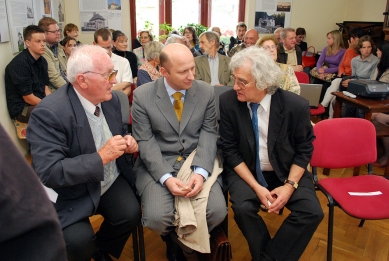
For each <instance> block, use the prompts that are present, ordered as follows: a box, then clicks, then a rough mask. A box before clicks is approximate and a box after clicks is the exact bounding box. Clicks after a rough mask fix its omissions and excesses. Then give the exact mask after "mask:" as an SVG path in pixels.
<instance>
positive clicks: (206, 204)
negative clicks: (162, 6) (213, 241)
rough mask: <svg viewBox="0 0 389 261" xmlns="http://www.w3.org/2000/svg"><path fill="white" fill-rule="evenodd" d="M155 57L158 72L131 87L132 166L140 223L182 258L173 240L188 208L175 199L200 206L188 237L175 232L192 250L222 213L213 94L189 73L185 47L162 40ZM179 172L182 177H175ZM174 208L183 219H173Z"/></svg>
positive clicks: (206, 240) (192, 64) (190, 67)
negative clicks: (134, 143)
mask: <svg viewBox="0 0 389 261" xmlns="http://www.w3.org/2000/svg"><path fill="white" fill-rule="evenodd" d="M160 62H161V67H160V72H161V73H162V75H163V77H162V78H159V79H157V80H156V81H154V82H151V83H147V84H145V85H143V86H142V88H138V89H136V90H135V92H134V103H133V108H132V115H133V132H134V137H135V139H136V140H137V141H138V143H139V152H140V157H139V158H138V159H137V161H136V163H135V167H134V172H135V174H136V188H137V191H138V193H139V195H140V196H141V201H142V211H143V218H142V223H143V224H144V225H145V226H147V227H149V228H150V229H151V230H152V231H154V232H155V233H157V234H159V235H161V237H162V239H163V240H164V241H165V243H166V246H167V251H166V256H167V258H168V260H169V261H172V260H177V261H183V260H186V258H185V256H184V255H183V252H182V249H181V248H180V247H179V245H178V244H177V243H176V241H177V234H181V236H182V232H183V231H182V229H184V230H185V228H186V227H185V226H183V227H182V228H181V223H182V222H186V221H188V220H187V219H184V218H183V216H181V214H189V213H188V211H180V210H179V209H178V207H177V208H176V207H175V200H176V204H178V203H177V201H178V202H181V201H185V199H186V200H188V199H189V198H191V200H190V202H191V204H199V205H198V206H197V207H200V208H201V210H199V211H195V212H193V213H197V214H196V220H195V222H196V223H197V228H195V229H194V231H193V233H191V234H189V235H188V236H189V237H186V236H185V234H184V236H185V237H180V242H182V243H183V244H185V245H186V246H189V247H190V248H191V249H195V250H197V251H200V250H199V249H198V248H197V247H198V246H199V245H201V246H202V245H203V244H208V250H209V231H211V230H212V229H213V228H214V227H215V226H217V225H218V224H219V223H221V222H222V221H223V219H224V218H225V216H226V214H227V212H226V205H225V199H224V196H223V192H222V190H221V187H220V184H219V182H218V181H216V178H217V176H218V173H215V171H214V169H218V168H219V165H218V163H217V160H216V159H215V157H216V140H217V132H216V126H217V123H216V110H215V95H214V88H212V87H211V86H210V85H209V84H207V83H204V82H202V81H197V80H195V79H194V74H195V72H194V70H195V62H194V59H193V56H192V54H191V52H190V51H189V50H188V48H187V47H185V46H183V45H181V44H175V43H173V44H169V45H167V46H165V48H164V49H163V50H162V52H161V55H160ZM194 150H196V153H195V155H194V157H193V152H194ZM191 157H193V160H192V161H191ZM220 171H221V170H220ZM183 173H185V174H186V175H185V180H182V179H179V178H180V177H181V178H182V174H183ZM180 175H181V176H180ZM215 181H216V182H215ZM200 198H201V199H200ZM176 211H177V213H178V215H179V217H180V218H182V219H178V220H175V214H176ZM192 211H194V209H193V210H192ZM197 217H199V219H197ZM176 226H177V228H176ZM175 229H176V230H177V234H176V232H175V231H174V230H175ZM188 232H189V233H190V231H188ZM192 235H193V236H195V235H197V238H195V237H192ZM185 238H187V239H188V240H189V239H193V240H194V241H195V242H193V243H191V242H190V241H189V242H188V241H187V240H185ZM188 243H189V244H188Z"/></svg>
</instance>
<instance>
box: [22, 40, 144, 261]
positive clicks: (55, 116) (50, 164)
mask: <svg viewBox="0 0 389 261" xmlns="http://www.w3.org/2000/svg"><path fill="white" fill-rule="evenodd" d="M67 66H68V77H69V81H70V82H71V83H69V84H66V85H64V86H63V87H61V88H60V89H58V90H57V91H56V92H54V93H53V94H51V95H50V96H49V97H46V98H45V99H43V100H42V102H41V103H40V104H39V105H38V106H37V107H36V108H35V110H34V111H33V113H32V114H31V118H30V122H29V126H28V130H27V140H28V142H29V144H30V148H31V155H32V158H33V162H32V164H33V168H34V169H35V171H36V173H37V174H38V176H39V177H40V179H41V181H42V183H43V184H44V185H45V186H47V187H49V188H52V189H54V190H55V192H56V193H58V198H57V201H56V203H55V204H54V206H55V209H56V211H57V214H58V217H59V221H60V223H61V227H62V232H63V236H64V238H65V242H66V251H67V258H68V260H69V261H72V260H90V259H91V258H92V257H93V259H94V260H95V261H103V260H105V261H106V260H112V259H111V257H110V255H112V256H114V257H115V258H119V256H120V254H121V252H122V249H123V247H124V245H125V243H126V241H127V240H128V238H129V236H130V234H131V231H132V230H133V229H134V227H135V226H136V225H137V224H138V223H139V220H140V215H141V213H140V206H139V203H138V201H137V199H136V197H135V194H134V192H133V190H132V185H134V183H135V177H134V175H133V172H132V164H131V159H130V158H129V155H128V154H130V153H134V152H136V151H137V150H138V144H137V142H136V141H135V140H134V138H132V137H131V136H130V135H128V134H127V129H126V128H125V127H124V126H123V124H122V115H121V110H120V103H119V98H118V97H117V95H115V94H113V93H112V85H113V84H114V83H116V79H115V75H116V71H115V70H114V66H113V63H112V62H111V59H110V57H109V56H108V55H107V52H106V51H105V50H103V49H102V48H100V47H96V46H93V45H84V46H80V47H78V48H76V49H74V50H73V52H72V55H71V56H70V58H69V60H68V64H67ZM95 213H98V214H100V215H102V216H103V217H104V221H103V223H102V224H101V227H100V229H99V231H98V232H97V233H96V235H95V234H94V232H93V228H92V226H91V224H90V222H89V217H90V216H92V215H94V214H95Z"/></svg>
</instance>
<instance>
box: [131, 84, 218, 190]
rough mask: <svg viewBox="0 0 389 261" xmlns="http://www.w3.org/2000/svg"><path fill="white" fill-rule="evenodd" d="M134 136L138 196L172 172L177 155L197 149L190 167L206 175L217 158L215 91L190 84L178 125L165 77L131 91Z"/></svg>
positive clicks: (186, 155) (208, 87) (205, 85)
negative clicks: (138, 153)
mask: <svg viewBox="0 0 389 261" xmlns="http://www.w3.org/2000/svg"><path fill="white" fill-rule="evenodd" d="M132 117H133V123H132V124H133V135H134V138H135V139H136V140H137V142H138V145H139V152H140V157H139V158H138V159H137V161H136V163H135V167H134V172H135V175H136V178H137V180H136V188H137V190H138V193H139V194H140V195H141V194H142V192H143V189H144V188H145V186H146V185H147V184H148V183H149V182H151V181H154V182H158V181H159V179H160V178H161V177H162V176H163V175H165V174H166V173H169V172H173V171H174V169H173V165H174V163H175V161H176V159H177V157H178V156H180V155H182V156H183V157H185V158H186V157H188V156H189V154H190V153H191V152H192V151H193V150H194V149H196V148H197V153H196V156H195V157H194V159H193V162H192V166H199V167H202V168H204V169H206V170H207V171H208V172H209V173H211V172H212V170H213V164H214V159H215V156H216V139H217V133H216V110H215V95H214V88H211V86H209V84H206V83H204V82H201V81H196V80H195V81H193V85H192V87H191V88H190V89H188V90H187V91H186V95H185V101H184V110H183V114H182V120H181V123H178V120H177V117H176V114H175V112H174V108H173V104H172V102H171V100H170V97H169V96H168V93H167V91H166V87H165V84H164V78H163V77H162V78H159V79H158V80H156V81H154V82H150V83H147V84H145V85H142V87H141V88H137V89H136V90H135V92H134V102H133V107H132Z"/></svg>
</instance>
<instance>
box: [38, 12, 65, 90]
mask: <svg viewBox="0 0 389 261" xmlns="http://www.w3.org/2000/svg"><path fill="white" fill-rule="evenodd" d="M38 26H40V27H42V28H43V29H44V30H45V36H46V48H45V52H44V54H43V57H45V59H46V61H47V65H48V73H49V80H50V82H49V89H50V91H51V92H54V91H55V90H57V89H58V88H59V87H61V86H63V85H65V84H66V82H67V78H66V55H65V53H64V51H63V48H62V47H61V45H60V43H59V41H60V37H61V31H60V30H59V27H58V23H57V21H56V20H54V19H53V18H51V17H43V18H42V19H41V20H40V21H39V24H38Z"/></svg>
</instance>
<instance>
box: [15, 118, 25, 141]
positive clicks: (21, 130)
mask: <svg viewBox="0 0 389 261" xmlns="http://www.w3.org/2000/svg"><path fill="white" fill-rule="evenodd" d="M13 123H14V125H15V128H16V135H18V138H19V139H22V140H25V139H26V135H27V126H28V124H27V123H24V122H20V121H18V120H15V119H14V120H13Z"/></svg>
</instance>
